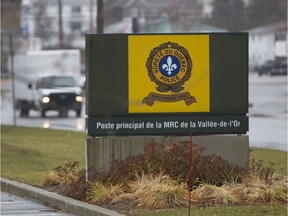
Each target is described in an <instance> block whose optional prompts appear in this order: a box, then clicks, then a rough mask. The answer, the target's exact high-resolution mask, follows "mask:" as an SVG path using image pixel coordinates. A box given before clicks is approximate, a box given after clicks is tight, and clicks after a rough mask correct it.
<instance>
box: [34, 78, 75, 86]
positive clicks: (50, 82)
mask: <svg viewBox="0 0 288 216" xmlns="http://www.w3.org/2000/svg"><path fill="white" fill-rule="evenodd" d="M40 86H41V88H57V87H75V86H77V84H76V81H75V79H74V78H73V77H69V76H51V77H43V78H41V82H40Z"/></svg>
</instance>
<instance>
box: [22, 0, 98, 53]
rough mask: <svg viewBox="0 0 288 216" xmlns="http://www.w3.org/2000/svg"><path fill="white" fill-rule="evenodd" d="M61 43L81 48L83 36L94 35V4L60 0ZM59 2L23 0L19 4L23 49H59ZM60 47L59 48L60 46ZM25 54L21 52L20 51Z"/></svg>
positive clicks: (89, 1)
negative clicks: (89, 33)
mask: <svg viewBox="0 0 288 216" xmlns="http://www.w3.org/2000/svg"><path fill="white" fill-rule="evenodd" d="M61 3H62V4H61V5H62V7H61V8H62V13H61V14H62V16H61V17H62V25H61V27H62V36H61V38H62V43H64V45H65V46H66V47H67V46H69V47H77V48H84V47H85V40H84V36H85V33H86V32H91V31H95V22H96V11H97V10H96V8H97V5H96V1H91V0H81V1H79V0H61ZM59 20H60V19H59V1H58V0H49V1H38V2H36V1H31V0H23V1H22V4H21V37H22V39H23V40H24V41H25V43H24V45H25V44H26V46H27V47H24V48H23V49H30V50H31V49H42V48H49V47H51V48H53V47H57V46H59V43H60V41H59V40H60V37H59V35H60V23H59ZM62 45H63V44H62ZM24 51H25V50H24Z"/></svg>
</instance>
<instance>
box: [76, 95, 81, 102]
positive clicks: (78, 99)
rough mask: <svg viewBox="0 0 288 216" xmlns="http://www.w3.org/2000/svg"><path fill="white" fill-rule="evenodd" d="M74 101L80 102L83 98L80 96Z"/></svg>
mask: <svg viewBox="0 0 288 216" xmlns="http://www.w3.org/2000/svg"><path fill="white" fill-rule="evenodd" d="M75 100H76V101H77V102H82V101H83V97H82V96H81V95H77V96H76V98H75Z"/></svg>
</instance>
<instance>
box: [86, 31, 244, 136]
mask: <svg viewBox="0 0 288 216" xmlns="http://www.w3.org/2000/svg"><path fill="white" fill-rule="evenodd" d="M86 61H87V62H86V63H87V64H86V67H87V77H86V79H87V89H86V91H87V92H86V93H87V95H86V115H87V117H86V130H87V133H88V135H90V136H105V135H144V134H145V135H169V134H187V133H189V132H194V133H199V134H215V133H226V134H230V133H235V134H242V133H246V132H247V131H248V117H247V113H248V34H247V33H213V34H137V35H129V34H99V35H97V34H89V35H86Z"/></svg>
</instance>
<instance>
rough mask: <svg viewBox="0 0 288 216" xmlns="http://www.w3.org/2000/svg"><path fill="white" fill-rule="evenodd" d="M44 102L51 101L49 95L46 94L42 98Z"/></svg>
mask: <svg viewBox="0 0 288 216" xmlns="http://www.w3.org/2000/svg"><path fill="white" fill-rule="evenodd" d="M42 102H43V103H49V102H50V98H49V97H48V96H44V97H43V98H42Z"/></svg>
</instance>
